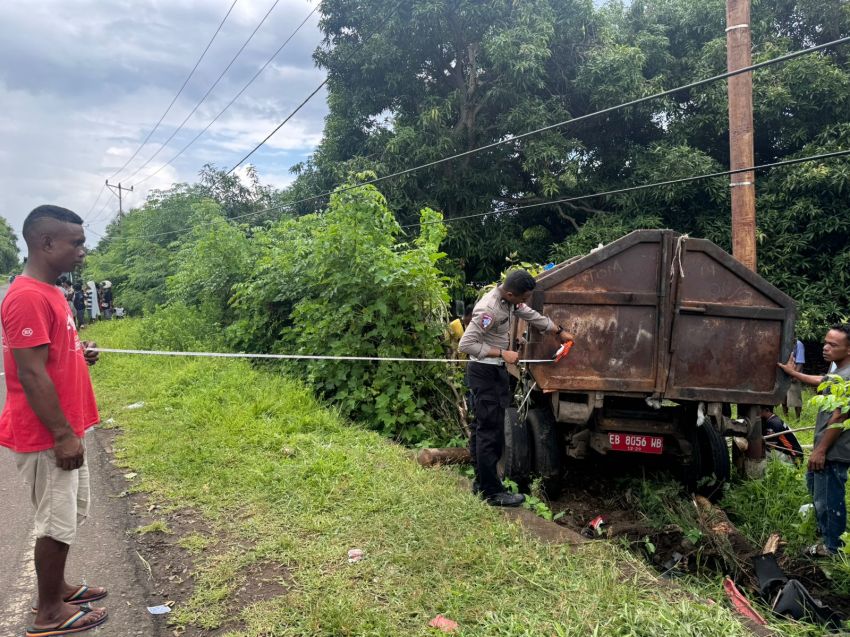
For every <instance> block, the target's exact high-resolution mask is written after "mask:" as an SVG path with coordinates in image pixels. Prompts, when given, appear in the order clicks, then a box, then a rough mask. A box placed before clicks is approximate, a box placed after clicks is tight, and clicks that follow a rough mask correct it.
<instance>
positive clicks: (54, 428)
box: [12, 344, 84, 471]
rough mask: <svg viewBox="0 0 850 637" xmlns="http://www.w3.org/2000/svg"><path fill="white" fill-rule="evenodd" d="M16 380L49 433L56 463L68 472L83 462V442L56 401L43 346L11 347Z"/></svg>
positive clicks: (56, 396)
mask: <svg viewBox="0 0 850 637" xmlns="http://www.w3.org/2000/svg"><path fill="white" fill-rule="evenodd" d="M12 355H13V356H14V357H15V363H16V364H17V367H18V380H20V382H21V386H22V387H23V389H24V394H25V395H26V397H27V402H28V403H29V405H30V407H31V408H32V410H33V411H34V412H35V415H36V416H38V419H39V420H40V421H41V422H42V424H43V425H44V426H45V427H47V430H48V431H49V432H50V433H51V434H52V435H53V440H54V447H53V449H54V451H55V453H56V466H58V467H60V468H61V469H65V470H68V471H71V470H73V469H78V468H79V467H80V466H82V464H83V458H84V455H83V445H82V442H81V441H80V439H79V437H77V435H76V434H75V433H74V430H73V429H72V428H71V425H70V423H69V422H68V419H67V418H65V414H64V413H63V412H62V407H61V405H60V404H59V395H58V394H57V393H56V387H55V386H54V385H53V381H52V380H51V379H50V376H49V375H48V374H47V355H48V352H47V345H46V344H45V345H39V346H38V347H31V348H26V349H12Z"/></svg>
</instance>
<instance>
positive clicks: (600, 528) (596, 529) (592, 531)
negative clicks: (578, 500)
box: [581, 515, 608, 540]
mask: <svg viewBox="0 0 850 637" xmlns="http://www.w3.org/2000/svg"><path fill="white" fill-rule="evenodd" d="M607 525H608V521H607V520H606V519H605V516H603V515H597V516H596V517H595V518H593V519H592V520H591V521H590V522H588V523H587V525H586V526H585V527H584V528H583V529H582V530H581V536H582V537H586V538H587V539H589V540H592V539H593V538H597V537H600V536H602V534H603V533H605V527H606V526H607Z"/></svg>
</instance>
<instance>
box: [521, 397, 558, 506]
mask: <svg viewBox="0 0 850 637" xmlns="http://www.w3.org/2000/svg"><path fill="white" fill-rule="evenodd" d="M528 431H529V433H530V434H531V455H532V465H531V473H532V476H534V477H537V476H539V477H540V478H541V479H542V480H543V489H544V491H545V492H546V495H547V496H548V497H550V498H553V497H556V496H557V495H558V492H559V491H560V488H561V475H562V472H563V467H564V441H563V438H562V437H561V436H560V433H559V431H558V429H557V425H556V423H555V417H554V415H553V414H552V411H551V409H549V408H548V407H547V408H542V409H529V410H528Z"/></svg>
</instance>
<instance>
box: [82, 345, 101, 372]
mask: <svg viewBox="0 0 850 637" xmlns="http://www.w3.org/2000/svg"><path fill="white" fill-rule="evenodd" d="M82 345H83V356H85V358H86V365H88V366H89V367H91V366H92V365H94V364H95V363H96V362H97V359H98V358H100V352H93V351H91V350H92V349H94V348H96V347H97V343H95V342H94V341H82Z"/></svg>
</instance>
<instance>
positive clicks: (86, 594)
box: [32, 584, 108, 613]
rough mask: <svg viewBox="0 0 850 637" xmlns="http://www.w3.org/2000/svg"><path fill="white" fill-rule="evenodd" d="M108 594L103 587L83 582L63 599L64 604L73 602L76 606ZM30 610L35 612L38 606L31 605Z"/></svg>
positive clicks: (94, 600)
mask: <svg viewBox="0 0 850 637" xmlns="http://www.w3.org/2000/svg"><path fill="white" fill-rule="evenodd" d="M107 595H108V593H107V591H106V589H105V588H101V587H99V586H95V587H93V588H92V587H90V586H86V585H85V584H80V586H79V587H78V588H77V590H76V591H74V592H73V593H72V594H71V595H68V597H66V598H65V599H64V600H63V601H64V602H65V603H66V604H74V605H76V606H82V605H83V604H89V603H91V602H96V601H98V600H99V599H103V598H104V597H106V596H107ZM32 612H34V613H37V612H38V608H37V607H36V606H33V607H32Z"/></svg>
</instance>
